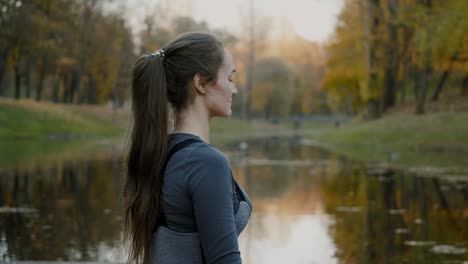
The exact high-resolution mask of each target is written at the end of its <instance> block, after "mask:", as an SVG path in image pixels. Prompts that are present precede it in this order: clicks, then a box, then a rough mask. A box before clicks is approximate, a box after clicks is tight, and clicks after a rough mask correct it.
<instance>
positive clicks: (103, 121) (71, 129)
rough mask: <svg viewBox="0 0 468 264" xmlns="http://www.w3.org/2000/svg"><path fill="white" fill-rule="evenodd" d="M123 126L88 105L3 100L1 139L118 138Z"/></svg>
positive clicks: (1, 104)
mask: <svg viewBox="0 0 468 264" xmlns="http://www.w3.org/2000/svg"><path fill="white" fill-rule="evenodd" d="M123 133H124V128H123V127H122V126H121V125H119V124H117V123H115V122H112V121H111V120H110V119H108V118H105V117H102V116H98V115H95V114H93V113H92V112H90V110H89V109H87V107H86V106H67V105H55V104H50V103H36V102H34V101H30V100H21V101H14V100H9V99H1V100H0V141H6V140H11V139H20V140H40V139H49V138H58V139H62V138H63V139H78V138H95V137H115V136H120V135H122V134H123Z"/></svg>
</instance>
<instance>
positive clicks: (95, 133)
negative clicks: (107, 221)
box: [0, 98, 468, 166]
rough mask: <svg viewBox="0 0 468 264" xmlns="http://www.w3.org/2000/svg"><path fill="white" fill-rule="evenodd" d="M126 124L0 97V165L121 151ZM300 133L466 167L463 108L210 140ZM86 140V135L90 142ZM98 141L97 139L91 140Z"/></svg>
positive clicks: (376, 158) (226, 122) (225, 123)
mask: <svg viewBox="0 0 468 264" xmlns="http://www.w3.org/2000/svg"><path fill="white" fill-rule="evenodd" d="M128 126H129V113H128V111H123V110H118V111H114V110H112V109H108V108H106V107H103V106H76V105H60V104H51V103H36V102H34V101H30V100H20V101H15V100H11V99H4V98H0V149H1V150H2V151H1V152H0V166H3V165H4V164H14V163H21V164H23V163H24V161H25V160H34V159H37V158H40V159H41V160H42V159H43V158H45V156H49V158H48V159H49V160H53V159H55V158H57V157H59V156H64V155H71V154H73V153H74V154H73V155H76V156H80V155H81V156H83V153H86V152H87V151H89V152H95V151H97V149H101V150H102V151H107V150H108V149H109V148H115V150H114V152H115V151H120V150H121V148H122V146H123V143H124V138H125V135H126V132H127V128H128ZM293 132H294V133H298V132H299V133H301V134H303V135H305V136H306V137H307V138H308V139H310V140H311V141H312V142H313V144H315V145H318V146H322V147H324V148H327V149H329V150H332V151H333V152H337V153H341V154H345V155H347V156H349V157H351V158H353V159H355V160H360V161H364V162H379V163H381V162H386V163H392V164H396V165H404V166H427V165H432V166H466V164H468V113H467V112H458V113H454V112H439V113H430V114H427V115H423V116H415V115H412V114H408V113H393V114H391V115H389V116H387V117H383V118H381V119H379V120H376V121H371V122H363V121H352V122H349V123H347V124H344V125H341V126H340V127H336V126H335V124H334V123H331V122H328V123H326V122H325V123H319V122H315V123H314V122H310V123H303V124H302V125H301V127H300V130H299V131H293V129H292V124H288V123H283V124H280V125H272V124H269V123H267V122H262V121H254V122H245V121H241V120H238V119H235V118H228V119H214V120H213V123H212V134H211V140H212V143H213V144H215V145H218V144H224V143H229V142H232V141H239V140H242V139H246V138H252V137H267V136H269V135H277V136H282V135H285V136H288V135H291V134H292V133H293ZM90 139H91V140H90ZM96 142H97V143H96Z"/></svg>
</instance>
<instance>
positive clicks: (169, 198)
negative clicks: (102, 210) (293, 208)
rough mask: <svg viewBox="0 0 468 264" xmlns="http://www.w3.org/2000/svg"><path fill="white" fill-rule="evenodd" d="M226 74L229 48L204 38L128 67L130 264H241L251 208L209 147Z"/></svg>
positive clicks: (228, 94)
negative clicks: (241, 240) (241, 241)
mask: <svg viewBox="0 0 468 264" xmlns="http://www.w3.org/2000/svg"><path fill="white" fill-rule="evenodd" d="M234 72H235V66H234V63H233V59H232V57H231V55H230V54H229V52H228V51H227V50H225V49H224V48H223V45H222V44H221V43H220V42H219V41H218V40H216V38H215V37H213V36H212V35H210V34H205V33H187V34H184V35H181V36H179V37H177V38H176V39H175V40H173V41H171V42H169V43H168V44H166V45H165V46H164V47H163V48H162V49H160V50H159V51H157V52H155V53H152V54H149V55H144V56H142V57H141V58H139V59H138V61H137V62H136V64H135V67H134V69H133V80H132V105H133V109H132V110H133V118H134V124H133V128H132V134H131V138H130V152H129V156H128V160H127V177H126V182H125V187H124V197H125V241H126V242H127V243H128V245H129V249H130V255H129V261H130V262H136V263H140V262H143V263H158V264H166V263H168V264H169V263H170V264H178V263H181V264H182V263H184V264H185V263H242V260H241V257H240V252H239V246H238V240H237V237H238V235H239V234H240V232H241V231H242V230H243V228H244V227H245V225H246V224H247V221H248V219H249V218H250V214H251V208H252V203H251V201H250V199H249V197H248V196H247V195H246V194H245V193H244V192H243V191H242V189H241V188H240V187H239V185H238V184H237V182H236V181H235V179H234V178H233V175H232V171H231V168H230V165H229V161H228V159H227V158H226V156H225V155H224V154H222V153H221V152H220V151H219V150H217V149H216V148H215V147H213V146H212V145H210V144H209V142H210V121H211V119H212V118H213V117H229V116H230V115H231V101H232V96H233V95H234V94H235V93H236V92H237V90H236V87H235V86H234V84H233V82H232V75H233V74H234ZM168 105H170V106H171V107H172V110H173V112H174V117H175V129H174V130H173V132H172V133H170V134H169V133H168V130H169V129H168V121H169V109H168Z"/></svg>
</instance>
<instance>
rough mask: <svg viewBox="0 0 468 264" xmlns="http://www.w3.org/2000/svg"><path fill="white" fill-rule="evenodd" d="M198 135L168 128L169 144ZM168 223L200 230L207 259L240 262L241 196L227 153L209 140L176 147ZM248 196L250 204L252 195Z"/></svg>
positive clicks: (168, 177) (168, 176) (168, 183)
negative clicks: (237, 215) (236, 216)
mask: <svg viewBox="0 0 468 264" xmlns="http://www.w3.org/2000/svg"><path fill="white" fill-rule="evenodd" d="M194 137H195V138H197V139H200V138H199V137H198V136H195V135H192V134H186V133H173V134H170V142H169V146H170V147H172V146H174V145H175V144H177V143H178V142H181V141H183V140H185V139H189V138H194ZM162 189H163V201H164V213H165V217H166V221H167V226H168V227H169V228H170V229H172V230H174V231H176V232H181V233H191V232H198V233H199V236H200V240H201V244H202V248H203V252H204V255H205V260H206V263H209V264H211V263H242V261H241V257H240V251H239V245H238V241H237V233H236V226H235V221H234V214H235V212H237V209H238V207H239V201H240V196H239V195H238V194H237V193H236V190H235V180H234V177H233V175H232V171H231V166H230V164H229V160H228V159H227V157H226V156H225V155H224V154H223V153H222V152H220V151H219V150H218V149H216V148H215V147H213V146H212V145H210V144H207V143H205V142H197V143H193V144H191V145H189V146H187V147H185V148H183V149H181V150H179V151H178V152H176V153H175V154H174V155H173V156H172V158H171V159H170V160H169V163H168V164H167V168H166V172H165V175H164V183H163V188H162ZM245 199H246V202H247V203H248V204H249V206H250V207H251V208H252V203H251V201H250V199H249V198H248V196H245Z"/></svg>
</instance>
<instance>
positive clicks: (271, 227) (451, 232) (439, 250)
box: [0, 137, 468, 264]
mask: <svg viewBox="0 0 468 264" xmlns="http://www.w3.org/2000/svg"><path fill="white" fill-rule="evenodd" d="M247 143H248V146H249V147H248V149H247V150H242V151H239V150H238V147H237V144H233V145H228V146H223V147H221V148H222V149H223V150H224V151H226V152H227V153H230V159H231V161H232V168H233V172H234V175H235V177H236V178H237V180H238V181H239V182H240V184H241V185H242V186H243V187H244V188H245V189H246V191H247V192H248V193H249V195H250V196H251V198H252V201H253V203H254V214H253V216H252V219H251V221H250V224H249V225H248V226H247V228H246V230H245V231H244V233H243V234H242V235H241V238H240V246H241V252H242V257H243V259H244V262H245V263H247V264H248V263H255V264H262V263H269V264H270V263H286V262H287V263H295V264H301V263H387V262H388V263H431V262H432V263H440V262H444V261H449V262H450V261H452V262H454V263H458V262H461V260H466V259H468V253H467V249H468V245H467V242H468V241H467V239H466V238H467V237H468V225H467V224H466V223H467V222H468V221H467V220H468V219H467V218H468V215H467V212H468V187H467V181H466V180H465V181H463V180H461V179H463V178H459V179H458V180H453V181H449V180H446V179H438V178H429V177H416V176H414V175H410V174H408V173H403V172H390V173H388V172H386V173H380V174H379V173H370V172H369V171H366V169H365V168H364V166H363V165H362V164H359V163H357V162H353V161H350V160H348V159H346V158H344V157H342V156H338V155H335V154H332V153H329V152H327V151H324V150H322V149H320V148H317V147H312V146H305V145H303V144H301V139H300V138H298V137H294V138H291V139H288V138H272V139H262V140H253V141H249V142H247ZM258 161H262V162H258ZM121 176H122V168H121V162H120V159H119V158H118V157H114V156H112V155H105V156H104V157H102V156H86V157H82V158H81V159H73V160H62V161H59V160H57V161H56V162H55V163H54V164H52V165H50V164H49V165H44V164H39V165H37V166H34V167H32V168H26V169H25V168H21V169H20V167H17V168H16V169H14V168H13V169H8V170H0V262H1V261H9V260H80V261H96V260H98V261H115V260H116V261H124V260H125V256H124V253H123V252H124V251H122V247H121V233H122V216H121V214H122V208H121V196H120V195H121V192H120V190H121V182H122V177H121ZM464 179H466V177H465V178H464ZM285 261H286V262H285Z"/></svg>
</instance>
